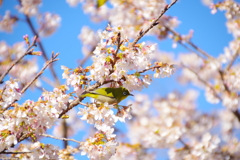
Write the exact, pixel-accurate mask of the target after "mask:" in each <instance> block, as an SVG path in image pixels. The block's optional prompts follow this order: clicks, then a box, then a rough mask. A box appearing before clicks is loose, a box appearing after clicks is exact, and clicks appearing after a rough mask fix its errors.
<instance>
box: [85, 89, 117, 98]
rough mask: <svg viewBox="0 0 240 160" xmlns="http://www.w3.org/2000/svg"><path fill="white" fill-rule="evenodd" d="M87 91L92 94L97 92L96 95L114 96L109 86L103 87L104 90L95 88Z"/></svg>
mask: <svg viewBox="0 0 240 160" xmlns="http://www.w3.org/2000/svg"><path fill="white" fill-rule="evenodd" d="M101 89H103V88H101ZM102 92H104V95H103V93H102ZM89 93H93V94H98V95H102V96H106V97H111V98H114V95H113V92H112V90H111V89H109V88H104V90H101V91H99V90H98V89H96V90H93V91H90V92H89Z"/></svg>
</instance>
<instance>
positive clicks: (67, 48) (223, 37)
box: [0, 0, 233, 159]
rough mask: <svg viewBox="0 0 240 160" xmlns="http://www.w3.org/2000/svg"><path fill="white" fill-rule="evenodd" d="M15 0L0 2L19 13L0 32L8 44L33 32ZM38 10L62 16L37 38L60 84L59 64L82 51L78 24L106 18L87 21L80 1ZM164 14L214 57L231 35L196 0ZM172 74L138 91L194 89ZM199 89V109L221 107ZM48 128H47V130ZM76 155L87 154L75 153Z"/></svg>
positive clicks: (73, 61) (221, 19) (73, 60)
mask: <svg viewBox="0 0 240 160" xmlns="http://www.w3.org/2000/svg"><path fill="white" fill-rule="evenodd" d="M17 4H18V1H17V0H4V1H3V4H2V6H1V7H0V15H1V16H2V15H4V13H5V11H6V10H10V11H11V13H12V14H13V15H18V16H19V17H20V21H19V22H18V23H17V25H16V26H15V27H14V29H13V32H12V33H5V32H0V41H6V42H7V44H8V45H10V46H12V45H13V44H14V43H16V42H20V41H23V39H22V36H23V35H25V34H28V35H29V37H33V36H34V35H33V34H32V32H31V30H30V28H29V26H28V25H27V24H26V22H25V21H24V16H23V15H21V14H19V13H18V12H17V11H16V9H15V6H16V5H17ZM40 12H42V13H43V12H51V13H56V14H59V15H60V17H61V19H62V20H61V25H60V27H59V28H58V29H57V31H56V32H55V33H54V34H53V35H51V36H50V37H46V38H41V41H42V44H43V46H44V48H45V50H46V53H47V54H48V56H49V57H50V54H51V52H52V51H54V52H55V53H56V52H60V55H59V58H60V60H59V61H57V62H55V63H54V68H55V70H56V72H57V75H58V77H60V80H61V84H64V83H65V80H63V79H61V74H62V70H61V65H64V66H67V67H69V68H76V67H77V65H78V63H77V62H78V61H79V60H80V59H82V58H83V55H82V53H81V48H82V44H81V42H80V40H79V39H78V35H79V33H80V30H81V28H82V27H83V26H90V28H92V29H94V30H98V29H104V28H105V26H106V22H103V23H93V22H91V20H90V18H89V16H88V15H84V14H83V11H82V8H81V5H78V6H77V7H70V6H69V5H68V4H67V3H66V2H65V1H64V0H61V1H60V0H51V1H50V0H43V1H42V5H41V7H40ZM166 15H171V16H176V17H178V19H179V20H180V21H181V23H180V25H179V27H178V28H176V31H178V32H179V33H181V34H187V33H188V32H189V30H191V29H193V30H194V36H193V39H192V41H193V42H194V43H195V44H197V46H199V47H200V48H202V49H203V50H205V51H206V52H208V53H209V54H211V55H212V56H214V57H216V56H217V55H219V54H221V53H223V49H224V47H227V46H228V43H229V41H231V40H232V39H233V38H232V36H231V35H230V34H228V32H227V28H226V26H225V22H226V18H225V16H224V12H217V13H216V14H214V15H212V14H211V10H210V9H209V8H208V7H206V6H204V5H203V4H202V3H201V1H200V0H179V1H178V2H177V3H176V4H175V5H174V6H173V7H172V8H170V10H169V11H167V13H166ZM32 21H33V22H36V20H35V18H32ZM34 25H35V28H38V26H37V24H36V23H34ZM146 39H147V40H148V41H154V42H155V43H158V48H159V49H160V50H162V51H167V52H171V53H173V54H174V56H175V57H178V55H179V53H187V52H188V51H187V50H185V49H184V48H182V47H181V46H178V47H177V48H176V49H173V48H172V41H171V40H165V41H161V42H159V41H157V39H156V38H152V37H149V36H147V37H146ZM38 63H39V69H41V68H42V66H43V63H44V60H43V58H41V57H38ZM90 64H91V60H90V59H89V60H88V62H87V63H86V64H85V65H84V66H88V65H90ZM179 72H180V69H178V70H177V73H176V75H177V74H178V73H179ZM176 75H175V76H172V77H169V78H164V79H154V82H153V83H152V85H151V86H149V88H148V89H144V90H143V91H142V92H141V93H144V94H148V95H149V96H150V97H154V96H156V94H157V95H161V96H164V95H166V94H168V93H170V92H171V91H179V92H182V93H184V91H185V90H187V89H189V88H193V89H197V88H196V87H194V86H193V85H191V84H189V85H185V86H182V85H179V83H178V82H177V81H176ZM44 76H46V77H49V78H52V76H51V74H50V72H49V71H48V70H47V71H46V72H45V73H44ZM5 80H6V79H5ZM42 84H43V86H42V87H43V88H45V89H46V90H49V91H51V90H52V87H51V86H49V85H47V84H46V83H44V82H43V83H42ZM198 90H199V89H198ZM199 93H200V95H199V98H198V109H199V110H201V111H203V112H213V111H214V109H218V108H219V107H221V106H220V105H212V104H209V103H207V102H206V100H205V98H204V92H203V90H199ZM133 94H138V92H134V93H133ZM40 95H41V92H40V91H39V90H29V91H27V93H26V94H25V95H24V97H23V99H22V100H21V101H20V103H21V102H24V101H25V100H27V99H32V100H37V99H38V97H39V96H40ZM129 99H131V98H128V99H127V100H129ZM127 100H125V101H123V102H122V104H125V103H126V102H127ZM78 107H80V106H78ZM78 107H77V108H78ZM118 125H119V126H120V128H122V129H123V130H124V129H125V128H124V126H123V124H118ZM49 132H51V130H50V131H49ZM82 137H84V131H82V132H81V134H78V135H76V136H74V137H73V138H76V139H78V140H81V139H82ZM43 141H44V142H47V143H53V144H56V145H60V146H61V144H62V142H61V141H57V140H52V139H47V140H43ZM70 144H71V143H70ZM74 145H75V144H74ZM162 152H166V150H163V151H162ZM162 152H161V153H162ZM160 157H161V158H160ZM78 159H87V158H86V157H80V156H78ZM159 159H166V153H165V156H159Z"/></svg>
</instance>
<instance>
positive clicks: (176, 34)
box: [165, 26, 213, 58]
mask: <svg viewBox="0 0 240 160" xmlns="http://www.w3.org/2000/svg"><path fill="white" fill-rule="evenodd" d="M165 27H166V29H167V30H168V31H170V32H171V33H173V34H174V35H175V36H177V37H181V35H180V34H179V33H178V32H176V31H174V30H173V29H171V28H170V27H167V26H165ZM180 42H182V41H181V40H180ZM186 42H187V43H188V44H189V45H190V46H192V47H193V48H194V49H195V50H197V51H198V52H200V53H201V54H203V55H204V56H206V57H208V58H213V57H212V56H211V55H209V54H208V53H207V52H205V51H204V50H202V49H201V48H199V47H198V46H197V45H195V44H194V43H193V42H191V41H190V40H189V41H186ZM180 44H181V43H180ZM194 53H195V52H194Z"/></svg>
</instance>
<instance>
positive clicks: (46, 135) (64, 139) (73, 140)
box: [42, 134, 82, 144]
mask: <svg viewBox="0 0 240 160" xmlns="http://www.w3.org/2000/svg"><path fill="white" fill-rule="evenodd" d="M42 136H44V137H49V138H53V139H58V140H62V141H72V142H76V143H78V144H81V143H82V142H80V141H77V140H75V139H69V138H59V137H54V136H52V135H49V134H42Z"/></svg>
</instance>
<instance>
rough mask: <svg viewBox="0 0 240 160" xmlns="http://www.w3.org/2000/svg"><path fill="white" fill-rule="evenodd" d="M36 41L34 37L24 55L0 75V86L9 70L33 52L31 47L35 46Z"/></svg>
mask: <svg viewBox="0 0 240 160" xmlns="http://www.w3.org/2000/svg"><path fill="white" fill-rule="evenodd" d="M36 41H37V37H36V36H35V37H34V40H33V42H32V43H31V45H29V46H28V48H27V50H26V51H25V53H24V54H23V55H22V56H20V57H19V58H18V59H16V60H15V61H14V62H13V63H12V64H11V65H10V67H9V68H8V69H7V70H6V71H5V72H4V73H3V74H2V75H1V77H0V84H1V83H3V79H4V77H5V76H6V75H7V74H8V73H9V72H10V71H11V69H12V68H13V67H14V66H15V65H16V64H18V63H19V62H20V61H21V60H22V59H23V57H25V56H26V55H28V54H30V53H31V52H32V51H33V49H32V47H33V46H36Z"/></svg>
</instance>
